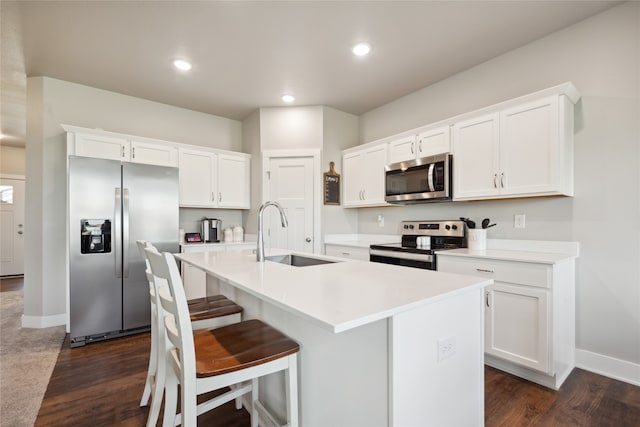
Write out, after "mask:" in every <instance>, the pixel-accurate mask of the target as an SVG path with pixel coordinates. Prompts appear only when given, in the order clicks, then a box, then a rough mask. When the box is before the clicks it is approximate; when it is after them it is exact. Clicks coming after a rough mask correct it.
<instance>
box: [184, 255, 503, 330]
mask: <svg viewBox="0 0 640 427" xmlns="http://www.w3.org/2000/svg"><path fill="white" fill-rule="evenodd" d="M288 253H295V252H291V251H286V250H275V249H268V250H267V255H279V254H288ZM302 255H306V256H313V257H315V258H323V259H330V260H337V261H339V262H335V263H331V264H321V265H314V266H307V267H293V266H289V265H284V264H279V263H277V262H272V261H265V262H263V263H259V262H257V261H256V258H255V257H256V256H255V254H253V253H252V252H251V251H241V252H193V253H181V254H176V257H177V258H178V259H179V260H180V261H183V262H186V263H188V264H190V265H193V266H194V267H197V268H200V269H201V270H204V271H205V272H207V273H208V274H211V275H212V276H214V277H217V278H219V279H222V280H224V281H226V282H228V283H230V284H231V285H233V286H235V287H237V288H239V289H241V290H243V291H245V292H247V293H249V294H252V295H254V296H255V297H257V298H259V299H261V300H264V301H266V302H269V303H271V304H274V305H276V306H278V307H280V308H282V309H284V310H286V311H289V312H291V313H294V314H296V315H299V316H302V317H304V318H306V319H308V320H310V321H312V322H314V323H315V324H317V325H319V326H322V327H323V328H326V329H329V330H330V331H332V332H334V333H339V332H343V331H347V330H350V329H353V328H356V327H359V326H362V325H366V324H369V323H372V322H375V321H378V320H381V319H385V318H389V317H391V316H394V315H396V314H398V313H402V312H405V311H408V310H411V309H413V308H417V307H421V306H424V305H428V304H431V303H434V302H436V301H440V300H442V299H446V298H448V297H451V296H454V295H458V294H461V293H464V292H467V291H470V290H473V289H476V288H479V287H483V286H486V285H489V284H491V283H493V280H491V279H488V280H483V279H481V278H477V277H472V276H463V275H458V274H451V273H441V272H436V271H430V270H422V269H416V268H408V267H400V266H395V265H388V264H380V263H374V262H365V261H355V260H340V259H338V258H331V257H326V256H318V255H310V254H302Z"/></svg>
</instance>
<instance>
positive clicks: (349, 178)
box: [342, 144, 387, 207]
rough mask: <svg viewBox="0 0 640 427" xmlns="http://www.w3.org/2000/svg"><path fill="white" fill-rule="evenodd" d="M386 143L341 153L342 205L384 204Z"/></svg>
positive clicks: (385, 203)
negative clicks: (342, 175)
mask: <svg viewBox="0 0 640 427" xmlns="http://www.w3.org/2000/svg"><path fill="white" fill-rule="evenodd" d="M386 164H387V144H380V145H376V146H373V147H366V148H363V149H360V150H356V151H349V152H348V153H345V154H343V157H342V170H343V173H344V180H343V187H342V188H343V193H344V202H343V206H344V207H364V206H385V205H387V202H385V200H384V195H385V171H384V167H385V166H386Z"/></svg>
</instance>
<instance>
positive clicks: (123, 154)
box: [122, 145, 126, 159]
mask: <svg viewBox="0 0 640 427" xmlns="http://www.w3.org/2000/svg"><path fill="white" fill-rule="evenodd" d="M124 148H125V147H124V145H123V146H122V158H123V159H124V156H125V154H126V153H125V151H124Z"/></svg>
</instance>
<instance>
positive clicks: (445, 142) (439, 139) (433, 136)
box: [416, 125, 451, 157]
mask: <svg viewBox="0 0 640 427" xmlns="http://www.w3.org/2000/svg"><path fill="white" fill-rule="evenodd" d="M416 149H417V151H416V154H417V157H426V156H434V155H436V154H442V153H449V152H450V151H451V126H449V125H446V126H438V127H434V128H433V129H427V130H425V131H424V132H420V133H419V134H418V137H417V142H416Z"/></svg>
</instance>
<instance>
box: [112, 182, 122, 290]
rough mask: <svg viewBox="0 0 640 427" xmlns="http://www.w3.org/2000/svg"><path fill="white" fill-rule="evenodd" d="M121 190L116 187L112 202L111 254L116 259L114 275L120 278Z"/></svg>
mask: <svg viewBox="0 0 640 427" xmlns="http://www.w3.org/2000/svg"><path fill="white" fill-rule="evenodd" d="M121 199H122V196H121V192H120V187H116V197H115V203H114V209H113V211H114V212H113V218H114V221H113V222H114V224H113V228H114V229H113V231H114V233H113V234H114V237H113V255H114V257H115V259H116V262H115V275H116V277H117V278H118V279H120V278H122V256H120V251H119V250H120V236H121V235H122V233H121V232H120V231H121V230H122V210H121V209H122V203H121Z"/></svg>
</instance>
